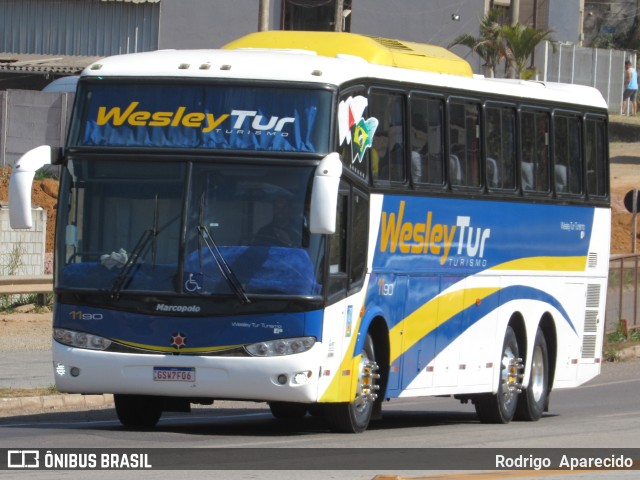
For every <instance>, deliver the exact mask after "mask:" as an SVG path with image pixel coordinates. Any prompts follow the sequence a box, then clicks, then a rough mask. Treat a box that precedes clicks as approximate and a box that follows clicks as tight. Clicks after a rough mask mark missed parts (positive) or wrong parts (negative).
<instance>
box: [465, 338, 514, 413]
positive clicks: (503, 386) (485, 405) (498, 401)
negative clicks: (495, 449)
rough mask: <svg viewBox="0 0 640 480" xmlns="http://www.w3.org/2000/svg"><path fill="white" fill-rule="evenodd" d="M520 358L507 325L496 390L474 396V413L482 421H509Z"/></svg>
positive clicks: (512, 408)
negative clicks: (493, 392) (495, 391)
mask: <svg viewBox="0 0 640 480" xmlns="http://www.w3.org/2000/svg"><path fill="white" fill-rule="evenodd" d="M522 368H523V367H522V359H521V358H520V357H519V349H518V339H517V338H516V334H515V333H514V331H513V329H512V328H511V327H510V326H509V327H507V330H506V332H505V335H504V343H503V345H502V358H501V361H500V380H499V383H498V392H497V393H496V394H495V395H493V394H484V395H478V396H477V397H475V398H474V405H475V407H476V413H477V415H478V418H479V419H480V421H481V422H482V423H509V422H510V421H511V420H512V419H513V416H514V415H515V412H516V406H517V403H518V392H519V388H520V383H521V381H520V379H521V378H522Z"/></svg>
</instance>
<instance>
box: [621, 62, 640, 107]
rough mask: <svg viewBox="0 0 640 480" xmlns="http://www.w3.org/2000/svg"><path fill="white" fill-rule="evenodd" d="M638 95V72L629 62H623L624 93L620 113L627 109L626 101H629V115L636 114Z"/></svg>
mask: <svg viewBox="0 0 640 480" xmlns="http://www.w3.org/2000/svg"><path fill="white" fill-rule="evenodd" d="M637 95H638V72H637V71H636V69H635V68H633V67H632V66H631V62H630V61H629V60H627V61H626V62H624V93H623V94H622V115H625V113H626V112H627V111H628V110H627V101H628V102H630V107H631V110H630V115H633V116H634V117H635V116H636V111H637V108H636V97H637Z"/></svg>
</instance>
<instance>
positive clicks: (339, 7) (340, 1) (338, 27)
mask: <svg viewBox="0 0 640 480" xmlns="http://www.w3.org/2000/svg"><path fill="white" fill-rule="evenodd" d="M343 12H344V0H337V1H336V20H335V23H336V24H335V25H334V30H335V31H336V32H341V31H342V21H343V18H342V13H343Z"/></svg>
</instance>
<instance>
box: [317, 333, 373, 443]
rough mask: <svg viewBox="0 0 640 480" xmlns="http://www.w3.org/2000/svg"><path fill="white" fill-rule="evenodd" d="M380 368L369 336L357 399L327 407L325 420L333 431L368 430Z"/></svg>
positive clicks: (361, 358)
mask: <svg viewBox="0 0 640 480" xmlns="http://www.w3.org/2000/svg"><path fill="white" fill-rule="evenodd" d="M378 368H379V367H378V364H377V363H376V357H375V351H374V348H373V339H372V338H371V336H370V335H367V338H366V339H365V342H364V346H363V348H362V355H361V357H360V364H359V366H358V372H357V374H358V381H357V382H358V383H357V386H356V398H355V399H354V400H353V401H352V402H348V403H328V404H326V405H325V409H324V410H325V412H324V413H325V418H326V420H327V422H328V423H329V426H330V427H331V429H332V430H333V431H335V432H343V433H362V432H364V431H365V430H366V429H367V427H368V426H369V422H370V420H371V415H372V413H373V410H374V403H375V401H376V398H377V397H378V394H377V391H378V389H379V388H380V387H379V385H378V379H379V377H380V376H379V374H378Z"/></svg>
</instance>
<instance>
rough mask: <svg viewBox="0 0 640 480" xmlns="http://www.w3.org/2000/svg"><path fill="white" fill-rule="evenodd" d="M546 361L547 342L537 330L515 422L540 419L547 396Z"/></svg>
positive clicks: (547, 364) (547, 357)
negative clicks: (525, 386) (529, 372)
mask: <svg viewBox="0 0 640 480" xmlns="http://www.w3.org/2000/svg"><path fill="white" fill-rule="evenodd" d="M548 359H549V355H548V352H547V341H546V340H545V338H544V334H543V333H542V330H540V329H538V331H537V332H536V339H535V343H534V344H533V356H532V357H531V375H530V378H529V386H528V387H527V388H526V389H525V391H524V392H522V393H521V394H520V397H519V398H518V406H517V408H516V415H515V419H516V420H524V421H528V422H535V421H537V420H540V417H542V413H543V412H544V409H545V406H546V404H547V397H548V395H549V360H548Z"/></svg>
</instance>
